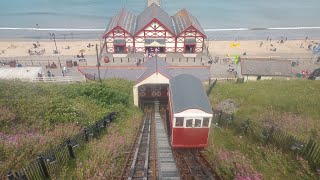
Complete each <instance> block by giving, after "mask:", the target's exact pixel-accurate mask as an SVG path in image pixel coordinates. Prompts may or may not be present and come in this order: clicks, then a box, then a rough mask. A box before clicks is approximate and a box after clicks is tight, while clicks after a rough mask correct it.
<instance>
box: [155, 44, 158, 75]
mask: <svg viewBox="0 0 320 180" xmlns="http://www.w3.org/2000/svg"><path fill="white" fill-rule="evenodd" d="M155 52H156V72H157V75H158V48H155Z"/></svg>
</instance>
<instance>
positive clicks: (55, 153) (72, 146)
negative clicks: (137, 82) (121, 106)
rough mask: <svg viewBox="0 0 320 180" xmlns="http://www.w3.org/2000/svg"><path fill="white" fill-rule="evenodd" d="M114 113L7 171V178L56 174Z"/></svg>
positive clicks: (18, 179) (27, 178)
mask: <svg viewBox="0 0 320 180" xmlns="http://www.w3.org/2000/svg"><path fill="white" fill-rule="evenodd" d="M115 117H116V113H115V112H112V113H110V114H108V115H107V116H105V117H104V118H102V119H101V120H99V121H97V122H95V123H94V124H91V125H89V126H87V127H85V128H84V129H83V131H81V132H79V133H78V134H76V135H74V136H72V137H69V138H68V139H67V140H65V141H64V142H62V143H61V144H59V145H58V146H55V147H53V148H51V149H49V150H47V151H45V152H44V153H42V154H41V155H39V156H38V157H37V158H36V159H35V160H33V161H31V162H30V163H29V164H28V165H26V166H25V167H24V168H22V169H20V170H17V171H11V172H9V173H8V175H7V178H8V179H9V180H30V179H35V180H42V179H48V178H50V177H52V176H53V175H56V174H57V173H58V172H59V171H60V170H61V168H62V167H63V166H65V165H66V164H67V163H68V162H69V161H70V159H75V158H76V157H77V153H78V151H79V149H80V147H81V146H84V145H85V144H86V143H88V142H90V140H91V139H92V138H96V137H98V136H99V135H100V134H101V133H102V132H104V131H105V130H106V129H107V127H108V126H109V125H110V123H111V122H112V121H113V120H114V119H115Z"/></svg>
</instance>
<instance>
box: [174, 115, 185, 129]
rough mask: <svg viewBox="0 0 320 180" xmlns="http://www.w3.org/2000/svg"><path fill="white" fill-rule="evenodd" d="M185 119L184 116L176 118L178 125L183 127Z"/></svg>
mask: <svg viewBox="0 0 320 180" xmlns="http://www.w3.org/2000/svg"><path fill="white" fill-rule="evenodd" d="M183 121H184V119H183V118H182V117H177V118H176V127H183Z"/></svg>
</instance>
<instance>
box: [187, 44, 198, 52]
mask: <svg viewBox="0 0 320 180" xmlns="http://www.w3.org/2000/svg"><path fill="white" fill-rule="evenodd" d="M195 49H196V45H186V46H185V53H194V52H195Z"/></svg>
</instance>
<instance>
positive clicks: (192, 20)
mask: <svg viewBox="0 0 320 180" xmlns="http://www.w3.org/2000/svg"><path fill="white" fill-rule="evenodd" d="M173 21H174V24H175V29H176V34H177V35H179V34H180V33H182V32H183V31H184V30H186V29H188V28H189V27H190V26H192V27H194V28H195V29H197V30H198V31H199V32H200V33H202V34H203V35H205V32H204V30H203V28H202V27H201V25H200V23H199V21H198V20H197V18H196V17H194V16H193V15H191V14H190V12H188V11H187V10H186V9H182V10H180V11H179V12H177V14H175V15H174V16H173Z"/></svg>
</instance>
